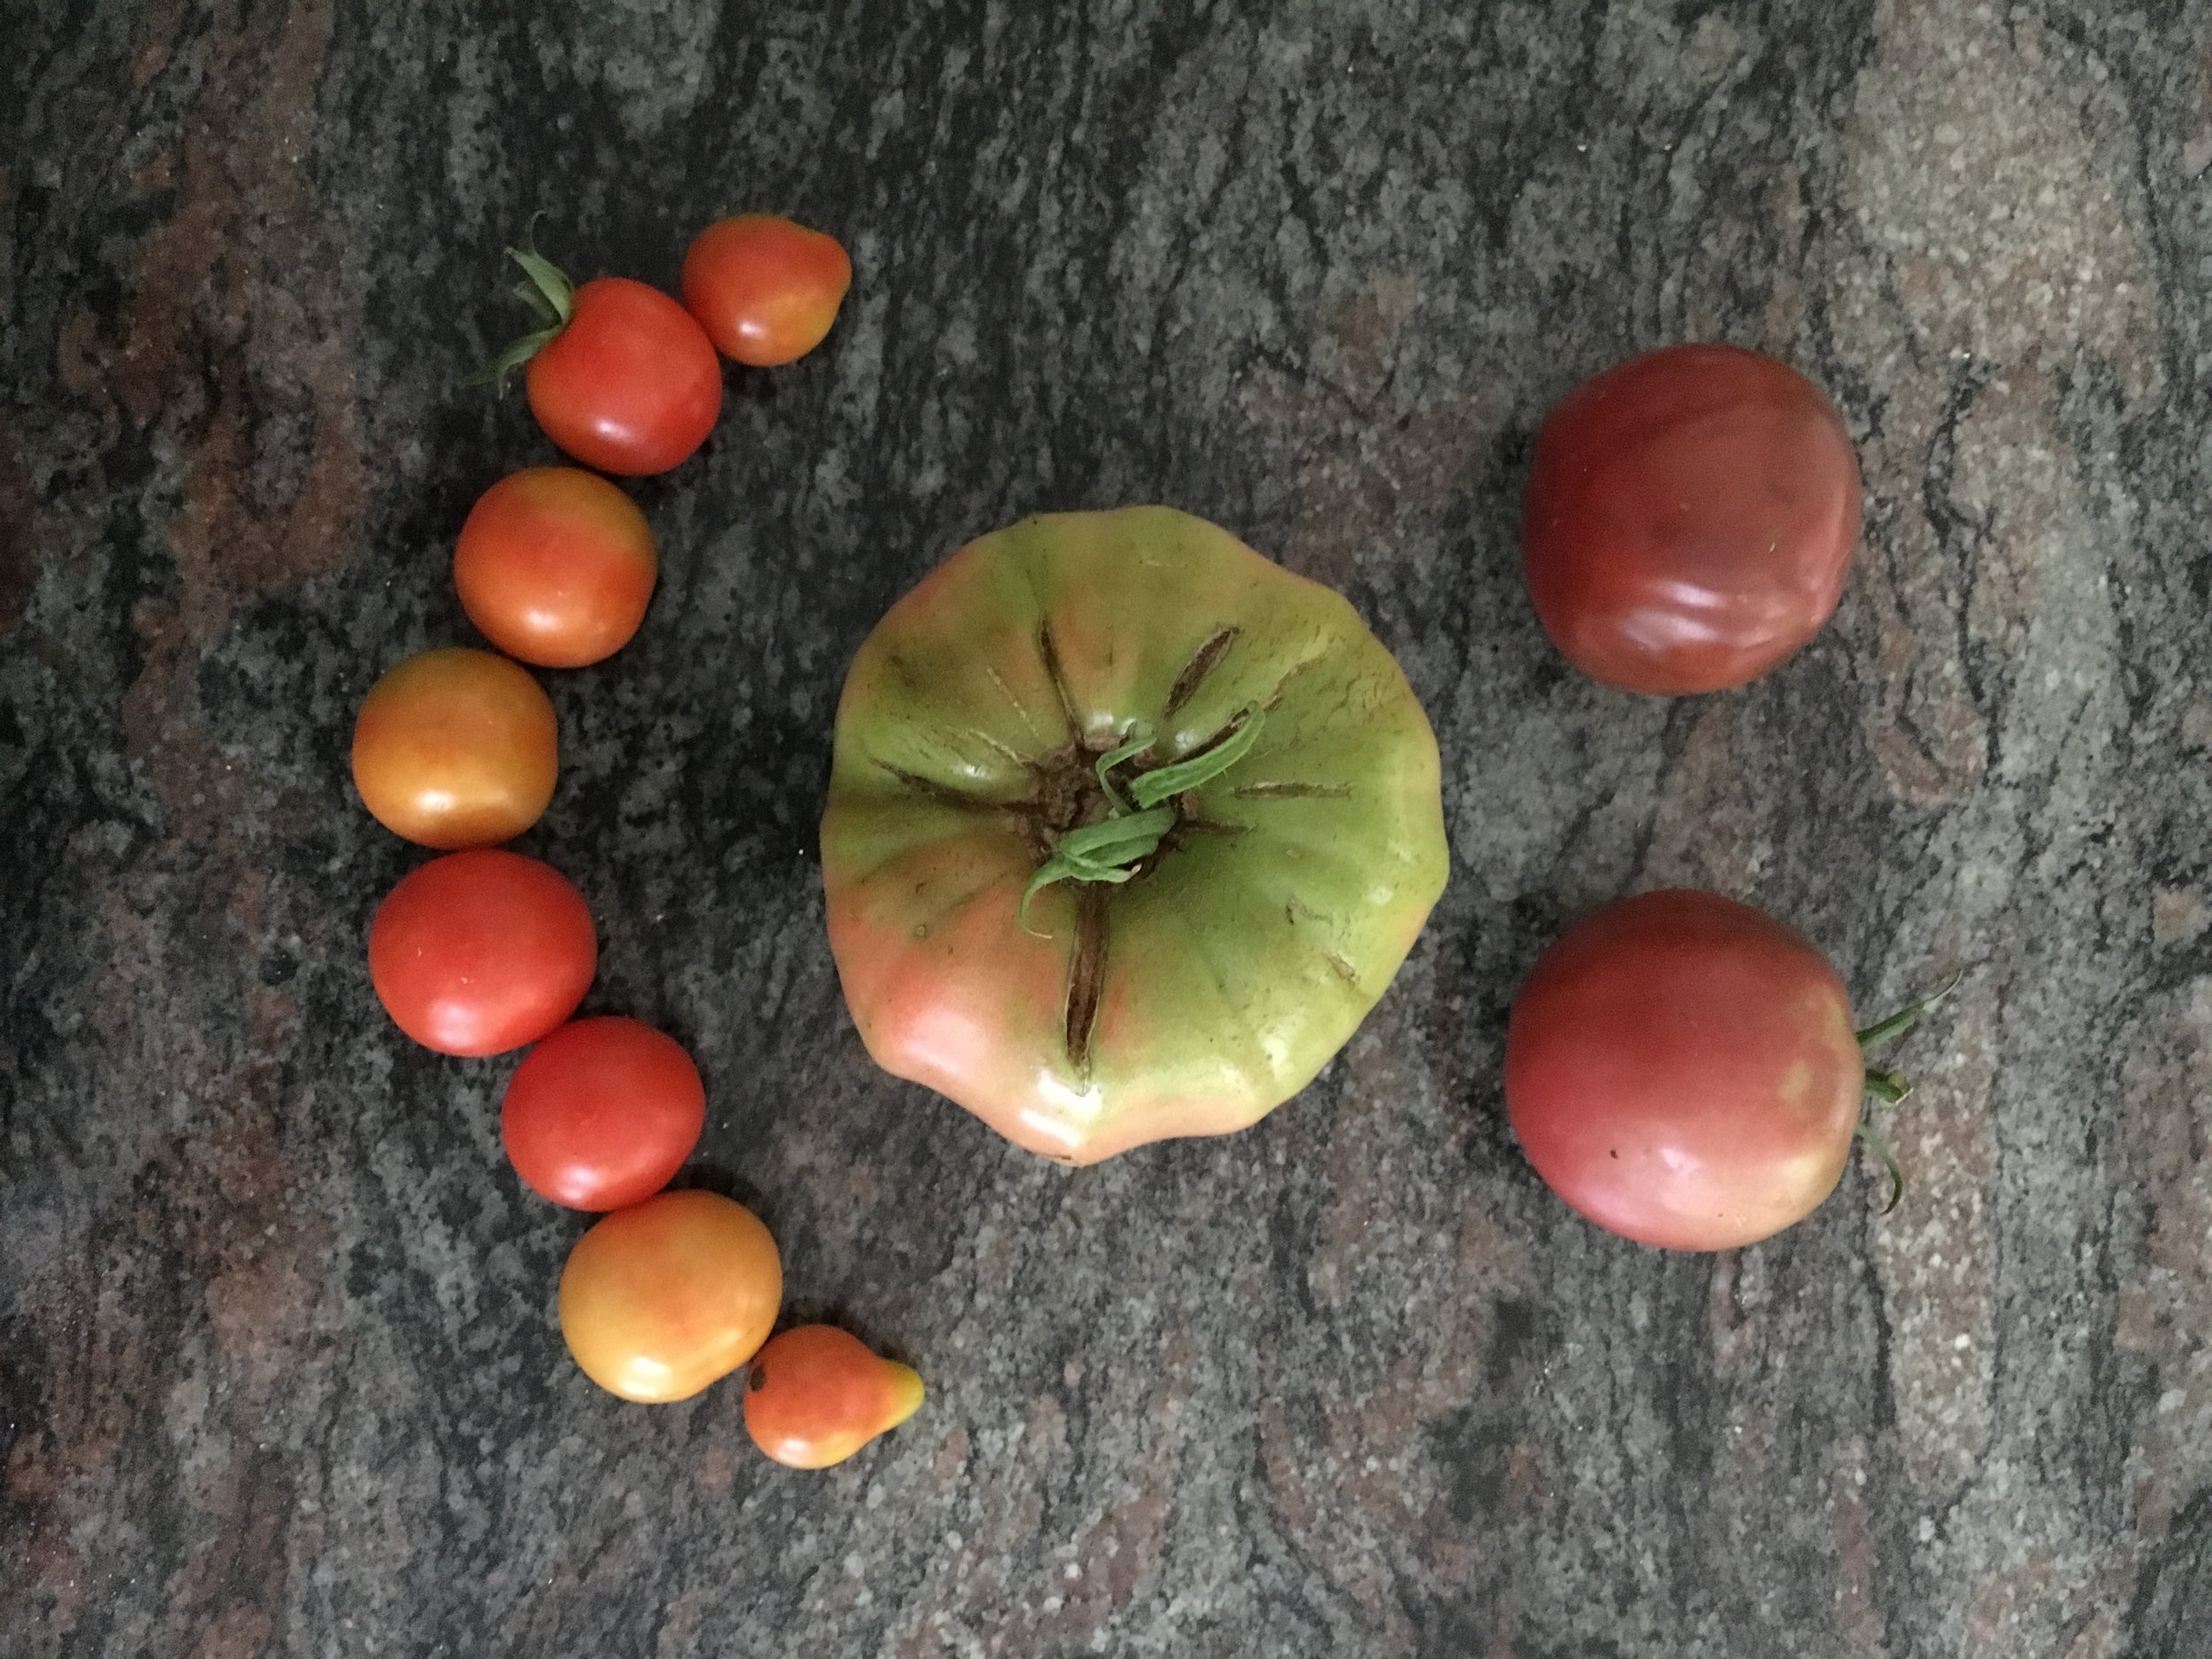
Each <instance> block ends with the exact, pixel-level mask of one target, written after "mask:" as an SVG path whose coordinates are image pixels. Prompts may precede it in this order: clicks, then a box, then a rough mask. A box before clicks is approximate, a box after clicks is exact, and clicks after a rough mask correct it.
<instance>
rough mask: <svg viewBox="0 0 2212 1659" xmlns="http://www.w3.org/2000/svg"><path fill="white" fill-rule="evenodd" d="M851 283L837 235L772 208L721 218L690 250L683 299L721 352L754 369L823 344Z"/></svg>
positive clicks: (788, 359) (847, 259) (848, 264)
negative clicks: (797, 221) (773, 211)
mask: <svg viewBox="0 0 2212 1659" xmlns="http://www.w3.org/2000/svg"><path fill="white" fill-rule="evenodd" d="M852 280H853V262H852V260H851V258H850V257H849V256H848V255H847V254H846V252H845V250H844V247H843V245H842V244H841V243H840V242H838V240H837V238H836V237H834V236H832V235H830V234H827V233H826V232H823V231H818V230H809V229H808V228H807V227H805V226H803V225H797V224H794V223H793V222H792V221H791V220H789V219H779V218H777V217H775V216H774V215H772V214H769V213H741V214H739V215H738V216H737V217H736V218H734V219H720V220H718V221H717V222H716V223H714V224H711V225H710V226H708V227H706V229H704V230H703V231H701V232H700V233H699V234H698V236H697V237H696V238H695V239H694V241H693V242H692V244H691V248H690V250H689V251H688V252H687V253H686V254H685V255H684V304H685V305H686V306H687V308H688V309H689V310H690V311H691V314H692V315H693V316H694V317H695V318H697V319H699V322H700V326H703V328H705V330H706V331H707V335H708V337H709V338H710V339H711V340H712V341H713V342H714V343H715V347H716V349H718V350H719V351H720V352H721V353H722V354H723V356H725V357H734V358H735V359H736V360H737V361H738V362H740V363H746V364H750V365H752V366H753V367H755V368H762V369H765V368H773V367H774V366H776V365H778V364H782V363H789V362H791V361H793V360H794V359H795V358H798V357H804V356H806V354H807V353H808V352H810V351H811V350H813V349H814V348H815V347H817V346H818V345H820V344H821V343H822V339H823V336H824V335H826V334H828V333H829V331H830V325H831V324H832V323H833V322H835V321H836V320H837V308H838V307H839V306H840V305H841V304H842V303H844V299H845V290H846V289H847V288H850V287H851V286H852Z"/></svg>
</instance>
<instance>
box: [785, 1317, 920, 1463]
mask: <svg viewBox="0 0 2212 1659" xmlns="http://www.w3.org/2000/svg"><path fill="white" fill-rule="evenodd" d="M922 1392H923V1390H922V1379H921V1378H920V1376H919V1375H918V1374H917V1373H916V1371H915V1370H914V1368H913V1367H912V1366H910V1365H902V1364H900V1363H898V1361H896V1360H890V1359H884V1358H882V1357H880V1356H878V1355H877V1354H875V1353H874V1352H872V1350H871V1349H870V1348H869V1347H868V1345H867V1344H866V1343H865V1342H863V1341H862V1340H860V1339H859V1338H858V1337H856V1336H855V1335H853V1334H852V1333H851V1332H849V1331H841V1330H839V1329H838V1328H837V1327H836V1326H835V1325H795V1326H794V1327H792V1328H791V1329H790V1330H788V1331H785V1332H781V1333H779V1334H778V1335H776V1336H774V1337H772V1338H771V1339H770V1340H769V1342H768V1346H767V1347H765V1348H762V1349H761V1350H760V1352H759V1353H757V1354H756V1355H754V1356H753V1363H752V1369H751V1370H750V1371H749V1372H748V1373H747V1375H746V1378H745V1431H746V1432H747V1433H749V1434H750V1435H751V1436H752V1437H753V1444H754V1445H756V1446H757V1447H759V1448H760V1449H761V1450H762V1451H764V1452H765V1453H767V1454H768V1455H769V1456H771V1457H772V1458H774V1459H775V1460H776V1462H778V1463H782V1464H784V1465H786V1466H787V1467H788V1468H792V1469H827V1468H828V1467H829V1466H830V1465H831V1464H832V1463H843V1462H844V1461H845V1459H847V1458H848V1457H850V1456H851V1455H853V1454H854V1453H855V1452H856V1451H858V1450H859V1449H860V1448H862V1447H864V1446H865V1445H866V1444H867V1443H868V1442H869V1441H870V1440H873V1439H875V1437H876V1436H877V1435H879V1434H881V1433H883V1432H885V1431H886V1430H888V1429H895V1428H896V1427H898V1425H900V1424H902V1423H903V1422H905V1421H906V1420H907V1418H909V1417H912V1416H913V1415H914V1413H915V1412H916V1411H917V1410H918V1409H920V1407H921V1403H922Z"/></svg>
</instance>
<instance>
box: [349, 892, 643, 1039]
mask: <svg viewBox="0 0 2212 1659" xmlns="http://www.w3.org/2000/svg"><path fill="white" fill-rule="evenodd" d="M598 960H599V947H598V941H597V937H596V934H595V930H594V928H593V926H592V920H591V911H590V910H589V909H588V907H587V906H586V905H585V903H584V900H583V895H581V894H580V893H578V892H577V891H576V889H575V887H573V886H572V885H571V883H570V882H569V880H568V879H567V878H566V877H565V876H564V875H562V874H561V872H559V871H557V870H556V869H554V868H553V867H552V866H551V865H549V864H543V863H541V862H540V861H539V860H537V859H535V858H526V857H524V856H522V855H521V854H519V853H511V852H508V851H505V850H504V849H499V848H480V849H475V850H472V851H469V852H458V853H448V854H447V855H446V856H444V857H442V858H433V859H432V860H431V861H430V862H429V863H428V864H423V865H421V866H419V868H417V869H415V870H413V871H411V872H409V873H408V874H407V875H405V876H404V877H403V878H402V879H400V882H399V884H398V885H397V886H396V887H394V888H393V889H392V890H391V892H390V893H388V895H385V899H384V902H383V903H381V904H380V905H379V906H378V907H377V911H376V918H375V919H374V920H373V922H372V923H371V924H370V927H369V978H370V980H371V982H372V983H373V985H374V987H375V988H376V995H377V999H378V1000H379V1001H380V1002H382V1003H383V1004H384V1009H385V1011H386V1012H387V1013H388V1014H389V1015H390V1016H391V1017H392V1020H393V1023H395V1024H396V1025H398V1026H399V1028H400V1029H401V1030H402V1031H403V1032H405V1033H407V1034H408V1035H409V1036H410V1037H412V1038H413V1039H414V1040H415V1041H417V1042H419V1043H420V1044H422V1045H423V1046H424V1047H425V1048H432V1049H434V1050H436V1051H437V1052H438V1053H440V1054H451V1055H465V1056H482V1055H492V1054H504V1053H506V1052H507V1051H508V1050H509V1049H511V1048H522V1047H523V1046H524V1045H526V1044H527V1043H533V1042H535V1041H537V1040H538V1039H539V1038H541V1037H542V1036H544V1035H545V1034H546V1033H548V1032H549V1031H551V1030H552V1029H553V1028H554V1027H555V1026H557V1025H559V1024H560V1023H561V1022H562V1021H563V1020H565V1019H566V1018H568V1017H569V1016H570V1015H571V1014H572V1013H573V1012H575V1010H576V1005H577V1004H578V1003H579V1002H582V1001H583V1000H584V993H585V992H586V991H588V990H589V989H590V988H591V978H592V974H593V972H594V971H595V969H596V967H597V965H598Z"/></svg>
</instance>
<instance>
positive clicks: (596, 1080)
mask: <svg viewBox="0 0 2212 1659" xmlns="http://www.w3.org/2000/svg"><path fill="white" fill-rule="evenodd" d="M706 1120H707V1094H706V1088H705V1086H704V1085H703V1084H702V1083H701V1081H700V1079H699V1068H698V1067H697V1066H696V1065H695V1064H692V1060H691V1056H689V1055H688V1054H687V1053H685V1052H684V1048H683V1045H682V1044H681V1043H680V1042H678V1041H676V1040H675V1039H674V1038H673V1037H671V1036H669V1035H668V1034H667V1033H664V1032H659V1031H656V1030H654V1029H653V1027H651V1026H650V1025H645V1024H643V1023H642V1022H641V1021H639V1020H634V1019H629V1018H624V1017H623V1016H620V1015H601V1016H598V1017H595V1018H590V1019H579V1020H572V1021H571V1022H570V1023H569V1024H567V1025H563V1026H561V1027H560V1028H559V1029H558V1030H557V1031H554V1032H552V1033H549V1035H548V1036H546V1037H545V1038H544V1039H543V1040H542V1041H541V1042H539V1044H538V1045H537V1047H536V1048H533V1049H531V1051H530V1053H529V1056H527V1057H526V1059H525V1060H524V1061H523V1063H522V1064H520V1065H519V1066H518V1067H517V1068H516V1069H515V1074H514V1076H513V1077H512V1078H511V1079H508V1083H507V1091H506V1094H505V1095H504V1096H503V1099H502V1101H501V1102H500V1114H499V1136H500V1141H501V1144H502V1145H503V1146H504V1147H505V1148H506V1152H507V1158H508V1162H509V1163H511V1164H513V1165H514V1169H515V1173H516V1174H517V1175H518V1176H519V1177H521V1179H522V1181H523V1184H524V1185H525V1186H526V1187H529V1188H530V1189H531V1190H532V1191H533V1192H534V1193H536V1194H539V1196H541V1197H542V1198H549V1199H550V1200H552V1202H555V1203H557V1204H565V1205H566V1206H567V1207H568V1208H570V1209H572V1210H619V1209H621V1208H623V1207H624V1206H625V1205H627V1204H634V1203H637V1202H641V1201H642V1200H644V1199H647V1198H650V1197H651V1196H652V1195H653V1194H655V1193H657V1192H659V1191H660V1190H661V1188H662V1187H665V1186H667V1185H668V1183H669V1182H670V1181H671V1180H672V1179H675V1176H676V1172H677V1171H679V1170H680V1169H681V1168H682V1167H683V1164H684V1160H685V1159H686V1158H688V1157H689V1156H691V1154H692V1150H693V1148H695V1147H696V1146H697V1145H698V1144H699V1135H700V1132H701V1131H702V1130H703V1129H704V1128H705V1127H706Z"/></svg>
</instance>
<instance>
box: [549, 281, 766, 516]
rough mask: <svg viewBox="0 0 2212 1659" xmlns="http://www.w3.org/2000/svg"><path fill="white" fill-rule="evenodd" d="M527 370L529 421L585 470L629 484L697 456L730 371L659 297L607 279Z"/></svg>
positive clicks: (578, 293) (574, 305)
mask: <svg viewBox="0 0 2212 1659" xmlns="http://www.w3.org/2000/svg"><path fill="white" fill-rule="evenodd" d="M567 303H568V305H569V306H570V311H569V313H568V315H567V316H566V318H565V319H564V321H563V323H562V325H561V326H560V332H559V333H557V334H555V335H554V336H553V337H552V338H551V339H550V340H549V341H547V342H545V344H544V345H542V346H541V347H539V348H538V349H537V352H536V355H535V356H534V357H531V358H530V366H529V367H528V369H527V370H526V371H525V380H526V383H527V385H528V387H529V391H530V412H531V413H532V414H534V415H535V416H536V417H537V418H538V425H539V426H542V427H544V428H545V435H546V436H547V437H549V438H550V439H552V440H553V442H555V443H557V444H558V445H559V446H560V448H561V449H564V450H565V451H566V452H567V453H568V454H570V455H572V456H574V457H576V458H577V459H578V460H580V461H581V462H582V463H583V464H584V465H586V466H595V467H597V468H598V469H599V470H600V471H601V472H618V473H621V474H623V475H624V476H626V477H632V478H636V477H642V476H644V475H646V474H648V473H652V472H667V471H668V470H669V468H671V467H672V466H674V465H677V464H678V463H679V462H680V461H683V460H685V459H687V458H688V457H689V456H690V455H691V453H692V451H693V450H695V449H697V448H698V447H699V446H700V445H701V444H703V443H704V442H706V441H707V434H709V433H710V432H711V431H713V430H714V422H715V418H716V417H717V416H718V415H719V414H720V413H721V412H722V365H721V364H720V363H719V362H718V361H717V360H716V358H715V355H714V347H713V345H712V343H711V342H709V341H708V339H707V336H706V334H705V332H704V331H703V330H702V329H701V328H700V326H699V325H698V324H697V323H696V322H695V321H694V320H693V319H692V316H691V313H690V312H689V311H686V310H685V309H684V308H683V307H682V306H680V305H679V304H677V303H676V302H675V301H674V300H672V299H671V298H669V296H667V295H665V294H664V293H662V292H661V291H660V290H659V289H658V288H648V287H647V286H646V285H645V284H644V283H642V282H633V281H632V280H630V279H629V278H627V277H601V278H599V279H597V280H595V281H591V282H587V283H585V284H584V285H583V287H581V288H578V289H576V290H575V292H574V294H573V296H571V297H570V298H569V300H568V302H567Z"/></svg>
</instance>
